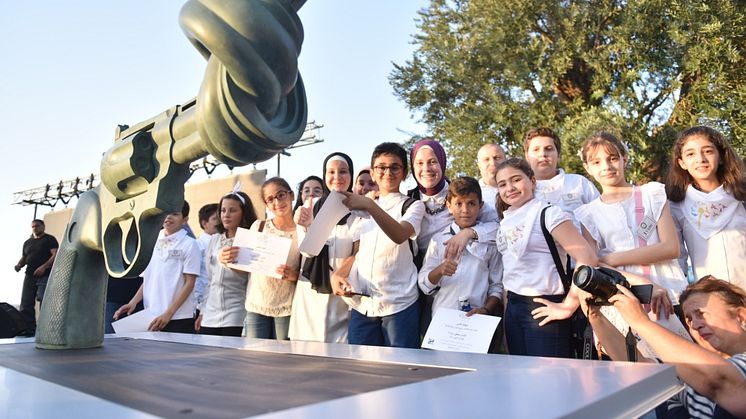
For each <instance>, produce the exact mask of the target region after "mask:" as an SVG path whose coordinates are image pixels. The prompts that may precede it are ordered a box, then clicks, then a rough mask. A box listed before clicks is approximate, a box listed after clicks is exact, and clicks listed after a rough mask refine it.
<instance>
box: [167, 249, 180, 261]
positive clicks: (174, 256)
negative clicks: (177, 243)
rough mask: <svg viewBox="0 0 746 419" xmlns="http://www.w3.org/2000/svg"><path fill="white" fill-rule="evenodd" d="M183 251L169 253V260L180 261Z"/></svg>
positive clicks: (176, 250) (170, 251)
mask: <svg viewBox="0 0 746 419" xmlns="http://www.w3.org/2000/svg"><path fill="white" fill-rule="evenodd" d="M181 255H182V251H181V250H180V249H171V250H169V251H168V258H169V259H179V258H181Z"/></svg>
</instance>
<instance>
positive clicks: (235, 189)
mask: <svg viewBox="0 0 746 419" xmlns="http://www.w3.org/2000/svg"><path fill="white" fill-rule="evenodd" d="M240 191H241V181H240V180H237V181H236V184H235V185H233V190H232V191H230V192H228V193H227V194H225V195H223V198H225V197H227V196H233V197H236V198H238V200H239V201H241V204H242V205H244V206H245V205H246V200H245V199H244V198H243V197H242V196H241V195H239V194H238V193H239V192H240Z"/></svg>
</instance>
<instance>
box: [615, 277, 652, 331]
mask: <svg viewBox="0 0 746 419" xmlns="http://www.w3.org/2000/svg"><path fill="white" fill-rule="evenodd" d="M616 288H617V289H618V290H619V292H618V293H616V294H614V295H612V296H611V297H610V298H609V302H610V303H612V304H614V307H616V309H617V310H619V314H621V315H622V317H623V318H624V320H626V321H627V324H629V325H630V327H632V328H633V329H635V328H637V327H639V326H640V325H641V324H644V323H645V322H650V321H651V320H650V317H648V314H647V313H645V310H644V309H643V307H642V304H640V300H638V299H637V297H635V296H634V294H632V291H630V290H628V289H627V288H625V287H623V286H621V285H617V286H616Z"/></svg>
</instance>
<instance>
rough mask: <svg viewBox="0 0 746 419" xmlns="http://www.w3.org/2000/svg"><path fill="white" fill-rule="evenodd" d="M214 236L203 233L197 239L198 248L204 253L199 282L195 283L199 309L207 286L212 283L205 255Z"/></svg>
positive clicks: (201, 260) (195, 294)
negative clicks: (208, 274) (208, 275)
mask: <svg viewBox="0 0 746 419" xmlns="http://www.w3.org/2000/svg"><path fill="white" fill-rule="evenodd" d="M212 236H213V235H212V234H207V233H205V232H202V234H200V235H199V237H197V246H199V250H200V252H202V258H201V259H200V269H199V276H197V280H196V281H195V282H194V292H193V294H194V300H195V301H196V302H197V307H199V306H200V304H202V301H203V300H204V296H205V292H206V288H207V284H208V283H209V282H210V279H209V278H208V277H207V264H206V259H205V253H206V252H207V247H208V246H209V245H210V239H212Z"/></svg>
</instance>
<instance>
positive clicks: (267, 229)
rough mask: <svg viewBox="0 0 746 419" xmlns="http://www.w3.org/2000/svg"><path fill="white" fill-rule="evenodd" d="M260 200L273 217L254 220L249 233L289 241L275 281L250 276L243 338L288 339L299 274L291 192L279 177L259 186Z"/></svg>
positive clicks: (297, 229)
mask: <svg viewBox="0 0 746 419" xmlns="http://www.w3.org/2000/svg"><path fill="white" fill-rule="evenodd" d="M262 199H263V200H264V204H265V205H267V209H268V210H269V212H271V213H272V215H274V218H272V219H271V220H267V221H259V220H257V221H255V222H254V224H253V225H252V226H251V230H254V231H260V230H261V232H262V233H263V234H272V235H275V236H280V237H284V238H288V239H290V240H291V244H290V252H289V253H288V257H287V261H286V262H285V264H283V265H280V266H278V267H277V275H279V278H275V277H270V276H265V275H262V274H259V273H252V274H251V276H250V277H249V286H248V289H247V291H246V311H247V313H246V326H245V330H246V337H250V338H261V339H277V340H287V339H288V328H289V327H290V310H291V307H292V303H293V294H294V293H295V285H296V282H297V281H298V276H299V274H300V252H299V251H298V242H299V236H300V235H301V234H302V233H303V231H302V229H301V228H300V227H299V226H297V225H296V224H295V221H293V191H292V189H290V185H288V183H287V182H286V181H285V179H282V178H280V177H273V178H270V179H268V180H267V181H266V182H264V184H263V185H262Z"/></svg>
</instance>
